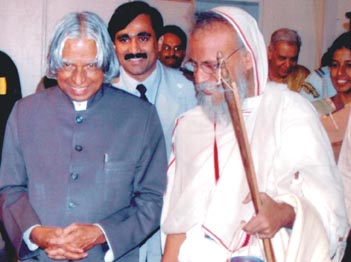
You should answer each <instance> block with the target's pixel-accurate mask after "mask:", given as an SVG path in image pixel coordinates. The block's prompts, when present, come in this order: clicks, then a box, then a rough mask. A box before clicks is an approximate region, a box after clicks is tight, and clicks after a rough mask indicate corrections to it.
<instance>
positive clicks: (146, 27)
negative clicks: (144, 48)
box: [116, 14, 155, 36]
mask: <svg viewBox="0 0 351 262" xmlns="http://www.w3.org/2000/svg"><path fill="white" fill-rule="evenodd" d="M141 32H147V33H150V34H151V35H155V32H154V29H153V28H152V24H151V18H150V16H148V15H146V14H140V15H138V16H137V17H135V18H134V19H133V20H132V21H131V22H130V23H129V24H128V25H127V26H126V27H125V28H124V29H122V30H120V31H118V32H117V34H116V36H121V35H124V34H126V35H130V36H133V35H137V34H139V33H141Z"/></svg>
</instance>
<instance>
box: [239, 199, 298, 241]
mask: <svg viewBox="0 0 351 262" xmlns="http://www.w3.org/2000/svg"><path fill="white" fill-rule="evenodd" d="M260 198H261V201H262V206H261V209H260V210H259V212H258V214H257V215H255V216H254V217H252V218H251V219H250V221H249V222H247V223H246V224H245V225H244V226H243V230H244V231H245V232H247V233H248V234H250V235H256V234H258V237H259V238H272V237H273V236H274V235H275V234H276V233H277V232H278V231H279V230H280V229H281V228H282V227H287V228H291V227H292V225H293V224H294V220H295V211H294V209H293V207H292V206H290V205H288V204H285V203H278V202H276V201H274V200H273V199H272V198H271V197H270V196H268V195H267V194H266V193H260ZM250 201H251V196H250V195H249V196H248V197H246V199H245V200H244V202H243V203H245V204H247V203H249V202H250Z"/></svg>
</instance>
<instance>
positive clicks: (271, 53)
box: [267, 45, 273, 60]
mask: <svg viewBox="0 0 351 262" xmlns="http://www.w3.org/2000/svg"><path fill="white" fill-rule="evenodd" d="M267 54H268V60H271V59H272V56H273V46H272V45H269V46H268V50H267Z"/></svg>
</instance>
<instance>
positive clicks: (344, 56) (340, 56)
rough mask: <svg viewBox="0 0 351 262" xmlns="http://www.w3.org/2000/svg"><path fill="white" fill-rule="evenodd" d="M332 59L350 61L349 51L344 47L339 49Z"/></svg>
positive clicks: (350, 54)
mask: <svg viewBox="0 0 351 262" xmlns="http://www.w3.org/2000/svg"><path fill="white" fill-rule="evenodd" d="M333 59H334V60H339V61H341V60H347V61H351V50H350V49H348V48H346V47H343V48H340V49H338V50H336V51H335V52H334V55H333Z"/></svg>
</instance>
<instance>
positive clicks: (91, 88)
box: [57, 38, 104, 101]
mask: <svg viewBox="0 0 351 262" xmlns="http://www.w3.org/2000/svg"><path fill="white" fill-rule="evenodd" d="M96 55H97V47H96V43H95V41H94V40H92V39H87V38H74V39H67V40H66V41H65V44H64V47H63V49H62V61H63V66H62V68H60V69H59V70H58V72H57V82H58V85H59V87H60V88H61V90H62V91H63V92H65V93H66V94H67V95H68V96H69V97H70V98H71V99H72V100H74V101H86V100H88V99H89V98H90V97H92V96H93V95H94V94H95V93H96V92H97V91H98V90H99V89H100V88H101V86H102V83H103V80H104V72H103V70H102V69H101V68H98V67H97V58H96Z"/></svg>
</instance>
